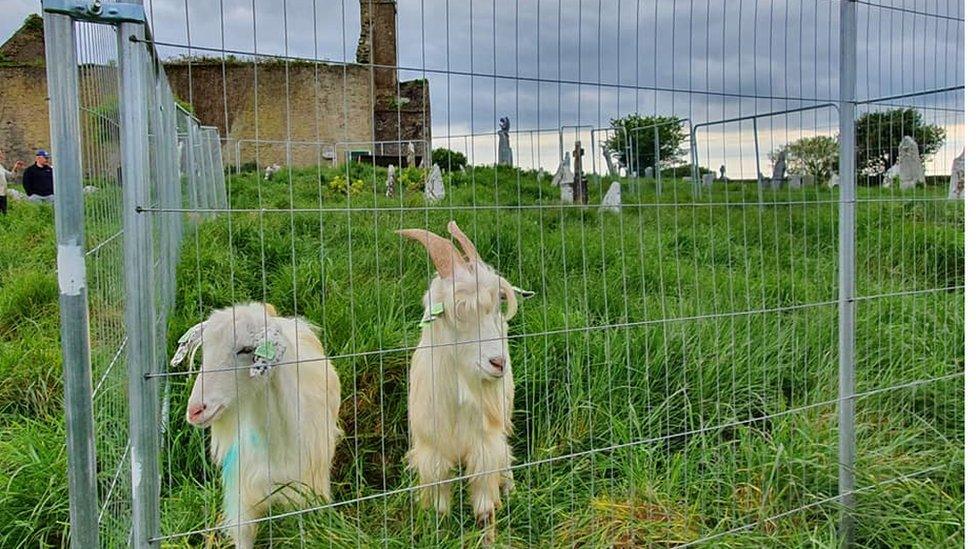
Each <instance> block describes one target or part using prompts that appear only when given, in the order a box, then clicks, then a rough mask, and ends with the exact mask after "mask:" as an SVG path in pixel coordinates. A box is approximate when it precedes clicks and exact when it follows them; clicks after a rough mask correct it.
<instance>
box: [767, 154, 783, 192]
mask: <svg viewBox="0 0 976 549" xmlns="http://www.w3.org/2000/svg"><path fill="white" fill-rule="evenodd" d="M785 178H786V151H780V152H779V156H777V157H776V163H775V164H773V181H772V183H771V184H770V185H771V188H773V189H779V188H780V187H782V186H783V181H784V179H785Z"/></svg>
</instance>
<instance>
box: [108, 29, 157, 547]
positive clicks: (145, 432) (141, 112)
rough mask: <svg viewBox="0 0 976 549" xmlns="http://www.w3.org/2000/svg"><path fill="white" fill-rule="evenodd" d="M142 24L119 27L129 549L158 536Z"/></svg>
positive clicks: (146, 86)
mask: <svg viewBox="0 0 976 549" xmlns="http://www.w3.org/2000/svg"><path fill="white" fill-rule="evenodd" d="M144 36H145V28H144V27H143V25H142V24H137V23H122V24H120V25H119V30H118V39H119V121H120V125H121V130H120V134H121V139H120V142H121V146H122V228H123V231H124V241H123V259H124V264H125V274H124V276H125V293H126V301H125V324H126V330H127V336H128V355H127V357H128V366H129V388H128V389H129V437H130V441H131V451H132V454H131V461H132V466H131V467H132V471H131V473H132V545H133V546H135V547H149V546H151V545H155V544H150V542H149V540H150V539H151V538H153V537H157V536H158V535H159V492H160V489H159V482H160V479H159V462H158V460H159V440H158V438H157V436H156V425H157V420H158V413H157V408H158V399H157V397H158V394H157V386H158V383H157V382H156V381H155V378H148V377H146V374H149V373H152V372H153V371H154V369H155V368H154V365H155V360H156V357H155V347H156V346H155V342H154V339H155V330H154V322H155V317H156V314H155V300H154V299H153V288H154V286H153V243H152V227H151V224H150V222H151V220H150V218H149V217H148V216H147V214H145V213H140V212H139V211H138V210H137V208H139V207H143V206H147V205H149V203H150V200H149V196H150V195H149V181H150V178H149V173H148V168H149V124H148V122H149V121H148V103H149V102H148V101H147V99H148V97H149V92H150V90H149V84H148V82H147V78H148V71H147V70H146V65H147V64H148V63H149V57H148V52H147V51H146V47H145V45H144V44H143V43H141V42H137V41H133V40H130V38H131V37H135V39H136V40H140V39H143V38H144Z"/></svg>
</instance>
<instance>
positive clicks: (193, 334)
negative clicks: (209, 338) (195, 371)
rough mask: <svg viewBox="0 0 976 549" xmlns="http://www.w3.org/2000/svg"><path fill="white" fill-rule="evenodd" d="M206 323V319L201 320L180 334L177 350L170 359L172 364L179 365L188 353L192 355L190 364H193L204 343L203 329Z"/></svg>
mask: <svg viewBox="0 0 976 549" xmlns="http://www.w3.org/2000/svg"><path fill="white" fill-rule="evenodd" d="M206 325H207V321H206V320H204V321H203V322H199V323H197V324H195V325H193V327H192V328H190V329H189V330H187V331H186V332H185V333H184V334H183V335H181V336H180V339H179V341H177V347H176V352H174V353H173V358H172V359H170V361H169V365H170V366H179V364H180V363H181V362H183V359H184V358H186V356H187V355H188V354H189V355H190V365H191V366H192V365H193V356H194V355H195V354H196V352H197V349H199V348H200V345H201V344H203V329H204V328H205V327H206Z"/></svg>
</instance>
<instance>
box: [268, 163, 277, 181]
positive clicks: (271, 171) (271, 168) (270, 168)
mask: <svg viewBox="0 0 976 549" xmlns="http://www.w3.org/2000/svg"><path fill="white" fill-rule="evenodd" d="M280 171H281V166H279V165H278V164H277V163H275V164H272V165H270V166H268V167H266V168H264V180H265V181H271V178H272V177H274V174H276V173H278V172H280Z"/></svg>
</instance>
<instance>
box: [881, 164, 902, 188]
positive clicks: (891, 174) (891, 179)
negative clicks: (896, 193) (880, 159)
mask: <svg viewBox="0 0 976 549" xmlns="http://www.w3.org/2000/svg"><path fill="white" fill-rule="evenodd" d="M896 179H897V180H899V181H900V180H901V166H899V165H898V164H895V165H894V166H892V167H890V168H888V171H886V172H885V173H884V177H883V178H882V179H881V188H882V189H887V188H889V187H891V186H892V185H893V184H894V183H895V180H896Z"/></svg>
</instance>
